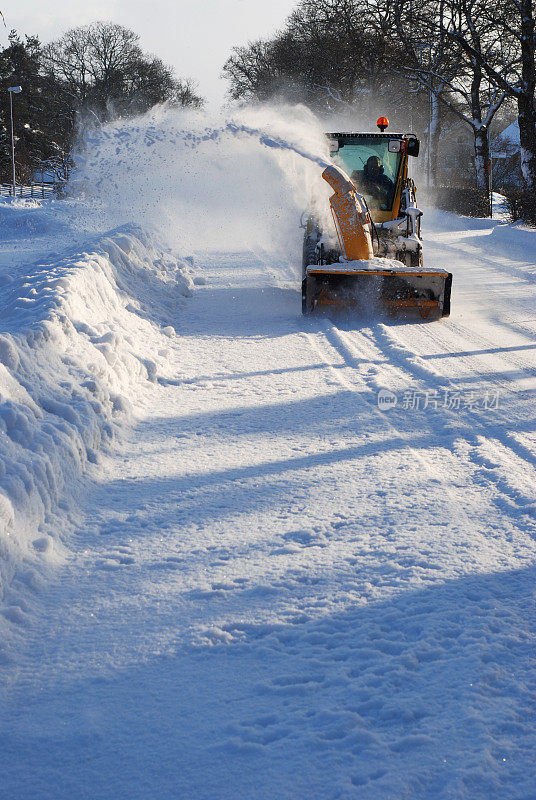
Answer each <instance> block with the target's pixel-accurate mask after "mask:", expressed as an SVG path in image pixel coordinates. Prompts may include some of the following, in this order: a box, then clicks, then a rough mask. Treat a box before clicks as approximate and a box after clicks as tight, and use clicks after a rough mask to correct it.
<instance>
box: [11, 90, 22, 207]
mask: <svg viewBox="0 0 536 800" xmlns="http://www.w3.org/2000/svg"><path fill="white" fill-rule="evenodd" d="M8 92H9V113H10V117H11V165H12V167H13V197H15V138H14V136H13V95H14V94H20V93H21V92H22V86H9V87H8Z"/></svg>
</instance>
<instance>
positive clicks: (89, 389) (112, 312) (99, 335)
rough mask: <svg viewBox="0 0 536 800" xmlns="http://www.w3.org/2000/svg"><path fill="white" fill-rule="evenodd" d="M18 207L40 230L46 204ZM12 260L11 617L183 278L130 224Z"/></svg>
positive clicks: (1, 431)
mask: <svg viewBox="0 0 536 800" xmlns="http://www.w3.org/2000/svg"><path fill="white" fill-rule="evenodd" d="M19 211H20V221H21V223H22V222H24V220H23V218H26V220H28V219H30V220H31V221H32V223H33V225H34V228H35V230H36V231H40V232H41V233H42V232H44V231H47V230H48V228H47V225H48V222H47V214H48V213H49V212H48V211H47V210H46V209H40V208H39V207H38V206H37V205H36V204H32V205H31V206H30V205H26V206H25V205H24V204H21V205H20V207H19ZM16 212H17V209H14V208H13V207H10V208H9V209H7V208H6V207H4V209H2V208H0V226H2V227H4V226H6V225H7V226H8V227H9V230H10V231H11V232H12V231H13V229H14V227H15V229H16V227H17V218H16ZM30 212H31V213H30ZM14 214H15V216H14ZM58 214H59V217H60V219H61V212H58ZM2 222H3V223H4V225H2ZM26 227H27V225H26V224H23V228H26ZM60 228H61V225H59V224H58V226H57V231H59V230H60ZM24 233H26V231H25V230H24ZM35 255H36V254H35V253H34V256H35ZM4 262H5V263H4ZM11 267H12V264H10V262H9V261H8V260H5V259H4V260H3V268H2V267H1V266H0V283H1V285H2V303H1V306H0V313H1V316H2V326H1V333H0V599H3V600H4V607H3V614H4V616H5V617H7V619H10V620H11V621H21V617H23V616H24V612H25V610H26V609H25V600H24V597H25V596H26V595H27V590H28V588H30V589H32V590H36V589H37V588H38V587H39V584H40V573H41V572H42V569H40V565H41V567H43V566H45V565H46V564H47V563H51V562H55V561H56V562H57V561H58V560H59V559H61V558H62V552H63V546H62V541H63V540H64V538H65V535H66V534H67V533H68V531H69V530H71V529H72V526H73V524H74V522H75V520H76V485H77V480H78V478H79V476H80V475H81V474H82V472H83V471H84V469H85V467H86V466H87V464H88V462H95V461H96V460H97V459H98V453H99V450H101V449H102V448H103V447H105V446H106V445H107V443H108V442H109V441H110V440H111V439H112V438H113V437H114V435H116V434H117V433H118V432H119V430H120V428H121V425H122V424H123V423H124V422H125V421H127V420H128V416H129V413H130V412H129V402H128V399H127V398H128V396H132V394H133V393H138V394H139V393H140V392H141V391H143V387H144V385H145V386H148V385H149V382H150V381H152V380H154V377H155V374H156V369H157V359H159V358H160V359H162V358H163V355H165V350H164V349H162V348H163V347H164V346H165V342H166V336H169V335H173V329H172V328H171V327H170V326H169V324H166V323H169V321H170V320H172V319H173V317H174V314H176V309H177V306H178V305H180V304H181V302H184V301H183V299H182V298H184V296H188V295H190V294H191V292H192V285H193V282H192V279H191V277H190V274H189V273H190V264H189V263H188V261H187V260H181V259H176V258H174V257H172V256H171V255H169V254H167V253H163V252H162V251H161V249H159V248H158V246H157V245H156V244H155V242H154V241H153V240H152V239H151V238H150V237H149V236H147V235H146V234H145V233H143V232H142V231H141V230H140V229H138V228H136V227H134V226H125V227H123V228H121V229H117V230H115V231H113V232H111V233H109V234H108V235H105V236H101V237H98V238H95V239H94V240H93V241H92V242H91V244H90V246H89V247H87V248H86V249H85V250H84V251H82V252H78V253H76V254H74V255H73V254H72V253H71V254H70V255H67V256H64V257H60V258H58V254H57V253H53V254H50V256H49V257H48V258H47V259H42V258H41V259H38V260H37V261H36V262H35V263H34V264H33V265H32V266H30V267H28V266H27V265H24V268H23V269H21V270H19V274H17V270H16V268H15V267H13V268H11ZM13 273H15V277H13ZM148 291H150V292H151V298H152V305H151V307H149V306H148V305H147V306H146V305H144V303H143V297H144V295H146V294H147V292H148ZM155 298H156V299H157V300H158V301H159V302H157V304H156V305H155ZM159 345H160V353H161V355H158V352H159ZM162 354H163V355H162ZM10 584H11V587H10V589H9V592H7V591H6V590H7V587H8V586H10ZM21 584H24V585H23V586H21ZM20 589H22V590H23V591H22V592H20V591H19V590H20Z"/></svg>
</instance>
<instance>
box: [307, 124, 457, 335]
mask: <svg viewBox="0 0 536 800" xmlns="http://www.w3.org/2000/svg"><path fill="white" fill-rule="evenodd" d="M327 136H328V139H329V140H330V150H331V151H332V159H333V164H331V165H330V166H328V167H326V168H325V169H324V171H323V173H322V177H323V179H324V180H325V181H326V182H327V183H328V184H329V185H330V186H331V188H332V189H333V194H332V195H331V197H330V198H329V204H330V208H331V214H332V217H333V221H334V225H335V231H336V235H337V239H338V249H337V248H336V247H334V245H333V244H330V243H329V236H328V237H327V238H326V237H324V235H323V233H322V231H321V229H320V226H319V224H318V222H316V221H315V219H314V217H312V216H311V217H309V219H308V222H307V226H306V233H305V237H304V260H303V264H304V273H303V280H302V310H303V312H304V313H310V312H311V311H314V310H315V309H318V308H321V307H322V306H327V307H335V308H342V309H346V308H351V307H360V308H362V309H365V310H366V311H367V312H370V311H371V310H373V309H374V308H375V307H378V306H380V307H383V308H384V309H387V310H389V311H390V312H397V313H411V312H417V313H418V314H419V315H420V316H421V318H423V319H428V318H437V317H441V316H448V314H449V313H450V291H451V283H452V275H451V274H450V273H449V272H447V271H444V270H437V269H430V268H424V267H423V266H422V242H421V239H420V216H421V212H420V211H419V209H418V208H417V206H416V202H415V185H414V183H413V181H412V180H411V179H408V156H409V155H414V156H416V155H417V154H418V150H419V143H418V140H417V139H416V138H415V137H413V136H412V135H408V136H404V135H402V134H386V133H383V129H382V133H381V134H327ZM371 160H372V161H373V162H376V163H377V165H378V166H380V167H381V169H380V170H379V171H377V172H376V176H374V175H372V176H371V174H370V173H367V166H368V163H369V162H370V161H371ZM345 167H346V168H347V169H345ZM347 170H348V171H347ZM350 170H351V172H350ZM384 170H385V171H384ZM348 172H349V173H350V174H348ZM375 245H377V247H376V250H375Z"/></svg>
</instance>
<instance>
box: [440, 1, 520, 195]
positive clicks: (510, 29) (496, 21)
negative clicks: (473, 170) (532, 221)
mask: <svg viewBox="0 0 536 800" xmlns="http://www.w3.org/2000/svg"><path fill="white" fill-rule="evenodd" d="M467 3H468V0H466V1H465V2H462V0H460V6H462V7H464V6H466V5H467ZM471 9H472V14H471V25H472V27H471V29H463V28H461V27H460V26H459V25H458V24H457V21H456V19H455V18H450V19H449V20H447V21H446V22H445V32H446V34H447V36H448V37H449V38H450V40H451V41H452V42H454V43H455V44H456V45H457V46H458V47H459V48H460V49H461V50H462V51H463V52H464V53H465V54H466V56H467V57H468V58H469V59H472V60H473V61H474V62H475V63H477V64H478V65H479V66H480V68H481V69H482V72H483V73H485V75H486V77H487V79H488V80H489V82H490V83H491V84H492V85H493V86H496V87H498V88H499V89H500V90H501V91H502V92H504V94H506V95H507V96H509V97H511V98H513V99H514V100H515V101H516V103H517V109H518V119H519V134H520V144H521V171H522V175H523V179H524V181H525V184H526V186H527V188H528V189H529V190H531V191H534V190H536V108H535V105H534V101H535V92H536V65H535V60H534V33H535V19H534V3H533V2H532V0H498V1H497V2H494V3H493V4H490V3H487V2H485V0H477V2H473V3H471ZM475 33H477V36H478V37H479V39H480V41H481V42H482V41H484V40H485V41H486V45H487V46H486V48H485V50H482V49H481V48H479V47H478V45H477V44H476V43H475V39H474V34H475Z"/></svg>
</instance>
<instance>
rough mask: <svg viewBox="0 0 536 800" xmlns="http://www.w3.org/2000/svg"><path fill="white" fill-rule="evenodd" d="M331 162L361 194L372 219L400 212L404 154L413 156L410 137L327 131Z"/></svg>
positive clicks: (416, 145) (413, 143) (388, 217)
mask: <svg viewBox="0 0 536 800" xmlns="http://www.w3.org/2000/svg"><path fill="white" fill-rule="evenodd" d="M326 136H327V138H328V141H329V149H330V155H331V158H332V160H333V162H334V163H335V164H336V165H337V166H338V167H341V168H342V169H343V170H344V171H345V172H346V173H347V174H348V175H349V176H350V178H351V180H352V182H353V183H354V184H355V186H356V188H357V190H358V192H360V194H362V195H364V197H365V198H366V200H367V203H368V205H369V208H370V212H371V215H372V218H373V220H374V222H387V221H388V220H393V219H396V218H397V217H398V216H399V215H400V201H401V196H402V189H403V188H404V185H405V183H406V180H407V177H408V155H417V153H418V151H419V142H418V139H416V138H415V137H414V136H407V135H403V134H392V133H389V134H388V133H328V134H326Z"/></svg>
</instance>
